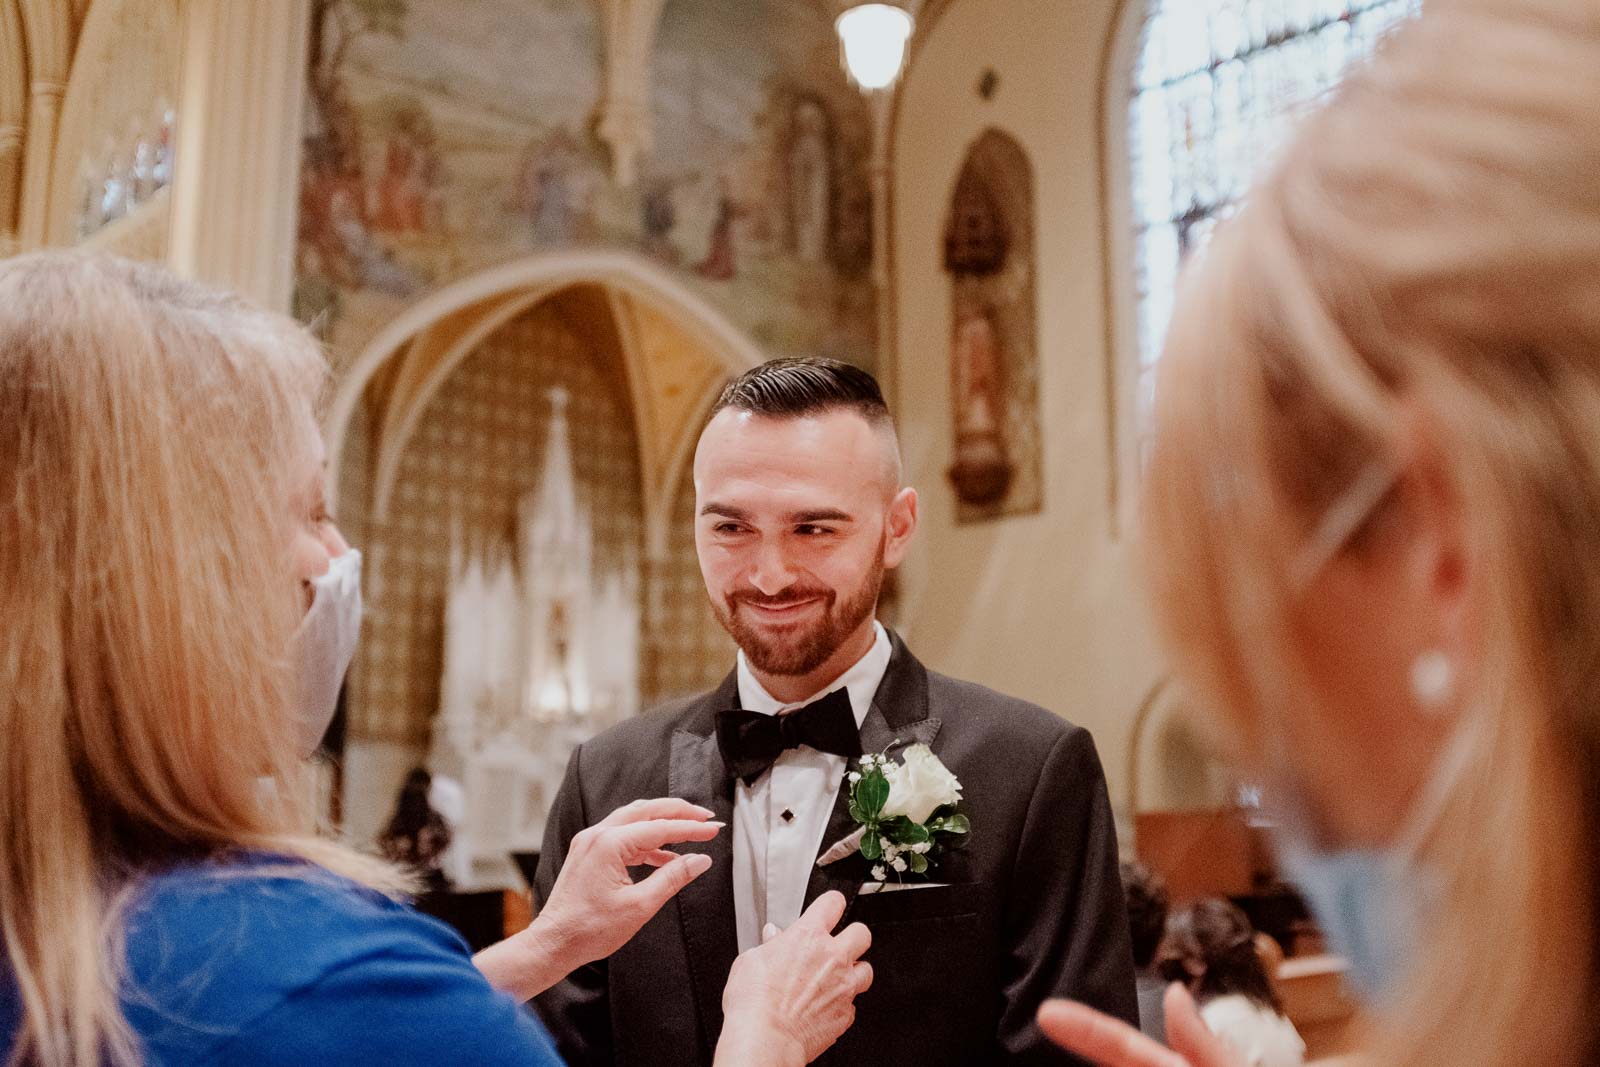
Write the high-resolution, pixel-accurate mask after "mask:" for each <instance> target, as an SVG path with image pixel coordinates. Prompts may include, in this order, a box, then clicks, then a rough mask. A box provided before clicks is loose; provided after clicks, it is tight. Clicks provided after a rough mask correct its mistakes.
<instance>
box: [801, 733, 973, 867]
mask: <svg viewBox="0 0 1600 1067" xmlns="http://www.w3.org/2000/svg"><path fill="white" fill-rule="evenodd" d="M846 782H847V784H848V785H849V788H850V818H851V819H852V820H854V821H855V823H856V825H857V827H858V829H857V830H856V832H855V833H853V834H851V835H850V836H849V837H847V838H845V840H844V841H842V842H840V845H841V846H844V845H850V846H852V847H850V848H849V850H848V851H846V852H845V853H844V855H849V853H850V852H852V851H857V850H859V851H860V853H861V855H863V856H865V857H866V858H867V860H868V861H869V862H870V863H872V865H873V866H872V877H873V878H874V879H875V880H877V881H879V882H885V881H888V880H889V878H890V876H891V875H892V876H893V877H894V880H895V881H897V882H903V881H905V880H906V879H907V877H917V876H922V875H926V874H927V873H928V871H929V869H930V868H932V867H933V865H934V864H936V863H937V862H938V861H939V855H940V854H941V853H942V852H943V851H944V850H945V849H946V848H948V847H949V846H950V844H951V842H952V840H953V839H956V838H959V837H960V836H961V835H963V834H965V833H967V832H968V831H969V830H971V829H972V824H971V822H970V821H969V820H968V819H967V817H966V816H965V815H963V814H962V813H961V812H960V811H959V810H958V809H957V805H958V804H960V803H961V782H960V781H958V780H957V779H956V776H955V775H953V774H951V773H950V768H948V767H946V766H945V765H944V764H943V763H941V762H940V761H939V757H938V756H935V755H934V754H933V750H932V749H930V748H929V747H928V746H927V745H912V746H911V747H910V748H908V749H906V750H905V753H904V754H903V755H902V756H901V757H900V762H898V763H896V762H895V761H893V760H891V759H890V758H889V757H888V756H886V755H883V754H881V753H880V754H877V755H867V756H862V757H861V762H860V764H859V765H858V766H857V768H856V769H855V770H853V771H850V772H849V774H847V775H846ZM824 858H826V857H824Z"/></svg>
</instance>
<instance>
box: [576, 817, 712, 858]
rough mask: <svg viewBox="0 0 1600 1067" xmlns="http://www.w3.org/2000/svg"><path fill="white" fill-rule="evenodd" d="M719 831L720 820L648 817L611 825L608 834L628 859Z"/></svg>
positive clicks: (704, 838)
mask: <svg viewBox="0 0 1600 1067" xmlns="http://www.w3.org/2000/svg"><path fill="white" fill-rule="evenodd" d="M721 831H722V824H721V823H719V822H698V821H695V820H691V819H651V820H650V821H649V822H638V823H630V824H628V825H625V826H612V827H608V828H607V829H606V831H605V832H606V833H607V834H612V835H615V838H616V840H617V842H618V843H619V845H620V846H621V848H622V852H623V855H624V857H625V858H626V860H627V862H628V863H630V864H631V863H633V862H634V857H636V856H643V855H645V854H647V853H650V852H655V851H656V850H658V849H661V848H664V847H666V846H667V845H676V844H679V843H681V842H684V841H710V840H711V839H712V838H713V837H716V836H717V834H718V833H720V832H721Z"/></svg>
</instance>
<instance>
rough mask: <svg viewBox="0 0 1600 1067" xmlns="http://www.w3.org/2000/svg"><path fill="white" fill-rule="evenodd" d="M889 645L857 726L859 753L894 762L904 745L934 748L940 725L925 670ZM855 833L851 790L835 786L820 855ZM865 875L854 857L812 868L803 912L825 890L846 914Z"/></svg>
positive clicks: (900, 647)
mask: <svg viewBox="0 0 1600 1067" xmlns="http://www.w3.org/2000/svg"><path fill="white" fill-rule="evenodd" d="M889 639H890V641H891V642H892V643H893V646H894V652H893V653H892V655H891V656H890V658H889V666H888V669H887V670H885V671H884V674H883V681H882V682H880V683H879V685H878V691H877V693H875V694H874V695H873V698H872V707H871V708H869V709H867V715H866V718H864V719H862V721H861V751H862V752H884V753H887V754H888V755H889V756H891V757H893V756H897V755H899V753H900V752H901V751H902V750H904V749H905V747H906V746H908V745H915V744H923V745H931V744H933V739H934V738H935V737H937V736H938V735H939V727H940V725H941V723H940V721H939V720H938V719H935V718H933V717H931V716H930V715H929V714H928V671H927V668H925V667H923V665H922V664H921V663H919V662H917V658H916V657H915V656H913V655H912V654H911V652H910V650H909V649H907V648H906V646H905V642H903V641H901V640H900V637H899V635H898V634H896V633H895V632H894V631H892V630H891V631H889ZM855 829H856V825H855V823H854V822H852V821H851V819H850V790H849V789H848V788H846V787H844V786H840V788H839V795H838V797H837V798H835V800H834V804H833V813H832V814H831V815H830V816H829V817H828V830H827V832H826V833H824V834H823V835H822V852H826V851H827V850H828V849H830V848H832V847H833V845H834V843H835V842H837V841H839V840H840V839H842V838H844V837H847V836H849V835H850V834H851V833H853V832H854V831H855ZM818 855H821V852H819V853H818ZM868 873H869V872H868V870H867V865H866V861H865V860H863V859H862V858H861V855H860V854H859V853H856V854H854V855H851V856H850V857H848V858H847V859H842V860H838V861H836V862H834V863H830V864H828V865H827V866H826V867H817V866H815V865H813V866H812V868H811V880H810V881H809V882H808V883H807V884H806V906H807V907H810V905H811V902H812V901H813V900H816V899H817V898H818V897H820V896H821V895H822V894H823V893H826V892H827V891H828V890H830V889H836V890H838V891H839V892H840V893H843V894H844V899H845V903H846V905H847V910H848V905H850V904H853V903H855V898H856V892H857V891H858V890H859V889H860V888H861V883H862V882H863V881H865V880H866V877H867V875H868Z"/></svg>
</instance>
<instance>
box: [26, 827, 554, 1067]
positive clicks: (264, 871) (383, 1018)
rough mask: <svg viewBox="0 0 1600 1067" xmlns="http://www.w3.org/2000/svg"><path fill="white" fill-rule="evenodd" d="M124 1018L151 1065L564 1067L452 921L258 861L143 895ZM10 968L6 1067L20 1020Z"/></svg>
mask: <svg viewBox="0 0 1600 1067" xmlns="http://www.w3.org/2000/svg"><path fill="white" fill-rule="evenodd" d="M126 931H127V967H126V972H125V973H126V979H125V984H124V987H123V993H122V1006H123V1011H124V1013H125V1014H126V1016H127V1018H128V1021H129V1022H130V1023H131V1024H132V1026H133V1029H134V1032H135V1033H136V1034H137V1035H138V1036H139V1038H140V1040H141V1041H142V1042H143V1045H144V1053H145V1063H146V1064H147V1065H148V1067H177V1065H180V1064H182V1065H188V1064H202V1063H216V1064H228V1065H230V1067H234V1065H237V1067H255V1065H258V1064H259V1065H265V1064H288V1065H292V1067H309V1065H312V1064H342V1065H349V1067H361V1065H365V1064H373V1065H377V1064H399V1065H410V1064H417V1065H422V1064H483V1065H488V1067H500V1065H506V1067H510V1065H512V1064H515V1065H516V1067H555V1065H559V1064H560V1063H561V1059H560V1057H559V1056H557V1054H556V1051H555V1048H554V1046H552V1044H551V1043H550V1038H549V1036H548V1035H547V1034H546V1033H545V1031H544V1028H543V1027H542V1026H541V1025H540V1024H539V1023H538V1021H537V1020H536V1019H535V1018H534V1017H533V1016H532V1015H530V1014H529V1013H528V1012H527V1011H525V1010H524V1009H523V1008H521V1007H520V1006H518V1005H517V1004H516V1003H515V1002H514V1001H512V1000H511V998H509V997H507V996H504V995H502V994H500V993H497V992H495V991H494V990H493V989H491V988H490V986H489V983H488V982H487V981H485V980H484V978H483V976H482V975H481V974H480V973H479V972H478V970H477V968H475V967H474V966H473V965H472V957H471V955H470V953H469V952H468V951H467V946H466V943H465V942H464V941H462V940H461V938H460V936H459V935H457V934H456V933H455V931H453V930H451V929H450V928H449V927H447V926H445V925H444V924H442V923H440V922H437V921H435V920H433V919H430V918H428V917H427V916H423V915H419V914H417V913H416V912H414V911H412V910H411V909H410V908H407V907H405V906H404V905H401V904H397V903H395V902H394V901H391V900H389V899H388V898H386V897H384V896H382V895H381V894H378V893H375V892H372V891H371V890H368V889H364V888H362V887H360V886H358V885H356V884H355V883H353V882H350V881H348V880H346V879H343V878H340V877H338V876H336V875H333V874H330V873H328V872H326V871H323V870H322V869H320V868H317V867H311V866H308V865H306V864H304V863H302V862H299V861H294V860H286V859H279V858H273V857H266V856H251V857H247V858H244V859H239V860H235V861H232V862H229V863H204V864H200V863H196V864H185V865H181V866H177V867H174V868H172V869H170V870H168V871H166V872H164V873H161V874H157V875H155V876H153V877H151V878H149V879H148V880H147V881H146V882H145V883H144V884H143V885H142V886H141V887H140V888H139V890H138V891H137V892H136V894H135V896H134V897H133V900H132V902H131V904H130V906H129V910H128V913H127V921H126ZM8 972H9V968H8V967H7V966H6V965H5V963H4V961H3V959H0V1062H5V1060H6V1057H7V1055H8V1054H9V1052H10V1050H11V1048H12V1046H13V1044H14V1043H15V1040H16V1033H17V1028H18V1025H19V1022H20V1010H19V1007H18V1003H17V990H16V985H15V982H14V981H12V980H11V977H10V975H9V973H8Z"/></svg>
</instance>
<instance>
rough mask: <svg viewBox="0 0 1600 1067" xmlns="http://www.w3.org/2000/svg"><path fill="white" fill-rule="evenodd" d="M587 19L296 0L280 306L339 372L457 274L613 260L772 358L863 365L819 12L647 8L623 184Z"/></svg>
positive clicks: (853, 196)
mask: <svg viewBox="0 0 1600 1067" xmlns="http://www.w3.org/2000/svg"><path fill="white" fill-rule="evenodd" d="M598 6H599V5H597V4H595V3H594V2H593V0H476V2H472V3H448V4H445V3H421V2H417V0H316V3H315V10H314V19H313V32H312V41H311V49H310V52H311V65H310V75H309V77H310V92H309V94H308V95H309V103H308V113H307V117H306V132H305V152H304V164H303V173H302V189H301V193H302V195H301V213H300V241H299V255H298V276H297V286H296V294H295V297H296V311H297V314H299V315H300V316H301V317H302V318H303V319H305V320H306V321H319V322H320V323H321V329H322V330H323V332H324V335H325V336H326V337H328V339H329V340H330V341H331V342H332V345H333V348H334V350H335V353H336V358H337V357H338V356H344V357H348V356H349V355H350V354H351V353H353V352H354V351H355V350H357V349H358V348H359V347H360V346H361V344H363V343H364V342H365V341H366V340H367V339H369V338H370V337H371V336H372V335H373V334H375V333H376V332H377V330H378V329H380V328H381V327H382V326H383V325H384V324H385V323H386V322H387V321H388V320H390V319H391V318H393V317H394V315H395V314H397V313H398V312H399V311H400V310H401V309H402V308H404V307H405V306H406V305H408V304H409V303H412V302H414V301H415V300H416V299H417V298H418V297H419V296H421V295H422V294H424V293H426V292H428V291H430V290H432V289H435V288H437V287H439V286H441V285H443V284H446V283H448V282H450V281H453V280H456V279H459V278H462V277H465V276H467V275H469V274H471V273H473V272H475V271H477V270H480V269H483V268H485V267H488V266H491V265H494V264H497V263H501V262H505V261H508V260H512V259H516V258H519V257H522V256H526V255H529V254H532V253H536V252H539V251H546V250H556V249H562V248H575V247H605V248H622V249H627V250H631V251H634V252H637V253H639V254H641V255H644V256H648V257H649V258H650V259H652V260H653V261H655V262H657V263H659V264H661V265H663V266H665V267H666V268H668V269H670V270H671V271H673V272H674V273H675V274H676V275H677V276H679V277H680V278H681V279H683V280H684V281H686V282H687V283H688V284H690V285H691V286H692V287H694V288H695V289H696V290H698V291H699V292H700V293H702V295H704V296H705V297H706V298H707V299H708V300H709V301H710V302H711V303H712V304H713V305H715V306H718V307H720V308H722V309H723V310H724V312H725V313H726V314H727V315H728V316H729V318H730V320H731V321H732V322H733V323H734V324H735V325H737V326H738V327H740V328H741V329H743V330H744V331H745V332H746V333H748V334H749V335H750V336H751V337H752V338H753V339H754V340H755V341H756V342H757V343H758V344H759V345H761V346H763V347H765V348H767V349H768V350H770V351H772V352H773V353H774V354H780V353H822V354H829V355H835V356H839V357H841V358H846V359H850V360H852V361H854V362H858V363H863V364H867V365H871V364H872V362H873V348H874V342H873V337H874V332H875V314H874V309H873V300H874V296H873V291H872V286H871V285H870V284H867V280H868V277H869V266H870V260H871V255H872V250H871V233H872V225H871V212H872V205H871V185H870V178H869V172H868V159H869V153H870V141H871V130H870V123H869V118H868V115H867V112H866V108H865V105H864V103H863V101H862V100H861V98H860V96H859V94H858V93H856V91H855V90H854V89H853V88H851V87H850V86H849V84H848V83H847V82H846V80H845V77H844V75H843V73H842V72H841V70H840V68H839V61H838V46H837V43H836V40H835V38H834V36H833V30H832V26H831V24H830V21H829V18H828V15H827V13H826V11H825V10H824V5H823V3H822V2H821V0H668V3H667V4H666V5H665V8H664V10H663V11H662V14H661V17H660V23H659V25H658V26H657V28H656V35H655V46H654V51H653V53H652V55H651V60H650V66H651V71H652V75H651V79H650V82H649V85H650V90H649V92H650V96H649V100H650V105H651V106H650V131H649V132H650V135H651V136H650V141H651V145H652V147H651V148H650V149H649V150H648V151H647V152H645V153H644V154H643V155H642V157H641V158H640V159H639V160H638V165H637V174H636V176H633V177H632V180H631V181H629V182H628V183H626V184H624V183H622V182H620V181H619V180H618V179H617V178H616V177H615V176H614V172H613V168H612V165H611V162H610V158H609V155H608V152H607V150H606V147H605V146H604V145H603V144H602V143H601V142H600V141H599V140H598V138H597V137H596V136H595V133H594V126H595V121H596V117H597V113H598V108H599V105H600V101H601V97H602V93H603V82H604V73H603V72H604V71H605V61H606V60H605V49H606V42H605V40H604V35H603V32H602V29H601V26H600V20H599V18H598V14H597V11H598Z"/></svg>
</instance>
